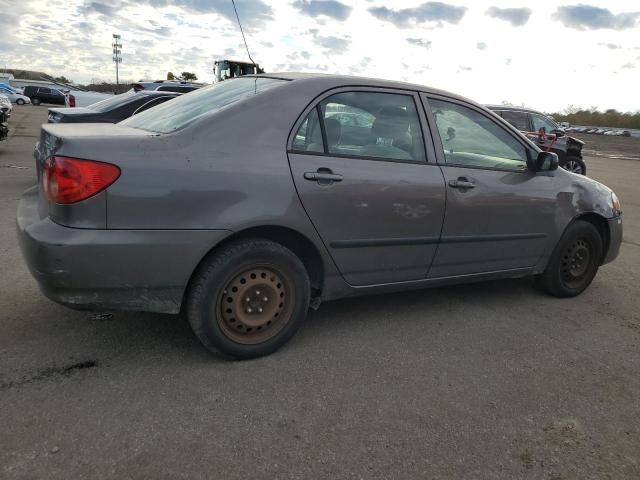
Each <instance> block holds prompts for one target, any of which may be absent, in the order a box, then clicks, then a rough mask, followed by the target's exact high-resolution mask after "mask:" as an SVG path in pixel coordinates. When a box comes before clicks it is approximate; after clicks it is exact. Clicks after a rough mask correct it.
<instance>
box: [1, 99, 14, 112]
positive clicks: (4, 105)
mask: <svg viewBox="0 0 640 480" xmlns="http://www.w3.org/2000/svg"><path fill="white" fill-rule="evenodd" d="M0 110H2V111H3V112H5V113H6V114H7V117H9V116H11V112H12V111H13V105H11V100H9V99H8V98H7V96H6V95H0Z"/></svg>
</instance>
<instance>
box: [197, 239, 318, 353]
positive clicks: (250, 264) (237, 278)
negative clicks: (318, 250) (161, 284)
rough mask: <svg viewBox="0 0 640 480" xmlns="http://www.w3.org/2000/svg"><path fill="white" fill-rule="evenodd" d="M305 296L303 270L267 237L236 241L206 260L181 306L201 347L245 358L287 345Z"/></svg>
mask: <svg viewBox="0 0 640 480" xmlns="http://www.w3.org/2000/svg"><path fill="white" fill-rule="evenodd" d="M309 296H310V286H309V277H308V275H307V271H306V269H305V267H304V265H303V264H302V262H301V261H300V259H299V258H298V257H297V256H296V255H295V254H293V253H292V252H291V251H290V250H289V249H287V248H285V247H284V246H282V245H280V244H278V243H275V242H272V241H269V240H263V239H252V240H241V241H238V242H235V243H231V244H229V245H227V246H224V247H222V248H221V249H220V250H218V251H214V252H213V253H212V254H211V255H210V257H209V258H207V259H205V261H204V264H203V265H202V266H201V267H200V268H199V269H198V272H197V273H196V274H195V277H194V280H193V282H192V284H191V286H190V288H189V292H188V296H187V309H186V310H187V317H188V319H189V323H190V324H191V328H192V329H193V331H194V333H195V334H196V336H197V337H198V339H199V340H200V341H201V342H202V343H203V344H204V346H205V347H207V348H208V349H209V350H212V351H219V352H222V353H224V354H225V355H228V356H230V357H233V358H238V359H246V358H253V357H260V356H263V355H268V354H270V353H273V352H275V351H276V350H277V349H278V348H280V347H281V346H283V345H284V344H285V343H287V342H288V341H289V340H290V339H291V337H293V335H294V334H295V333H296V331H297V330H298V328H299V327H300V325H301V324H302V322H303V321H304V319H305V317H306V314H307V310H308V308H309Z"/></svg>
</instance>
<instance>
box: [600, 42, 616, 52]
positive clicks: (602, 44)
mask: <svg viewBox="0 0 640 480" xmlns="http://www.w3.org/2000/svg"><path fill="white" fill-rule="evenodd" d="M598 46H600V47H607V48H608V49H609V50H618V49H619V48H622V46H621V45H616V44H615V43H605V42H599V43H598Z"/></svg>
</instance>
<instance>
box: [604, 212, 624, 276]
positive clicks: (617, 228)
mask: <svg viewBox="0 0 640 480" xmlns="http://www.w3.org/2000/svg"><path fill="white" fill-rule="evenodd" d="M607 223H608V224H609V249H608V250H607V252H606V254H605V256H604V260H603V261H602V264H603V265H604V264H605V263H610V262H613V261H614V260H615V259H616V258H617V257H618V253H620V245H621V244H622V217H621V216H620V217H615V218H610V219H608V220H607Z"/></svg>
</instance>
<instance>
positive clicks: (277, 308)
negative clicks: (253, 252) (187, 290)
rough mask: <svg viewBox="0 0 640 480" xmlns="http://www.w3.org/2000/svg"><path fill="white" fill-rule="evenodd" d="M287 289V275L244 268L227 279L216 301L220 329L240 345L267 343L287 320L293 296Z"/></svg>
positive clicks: (269, 269) (288, 283)
mask: <svg viewBox="0 0 640 480" xmlns="http://www.w3.org/2000/svg"><path fill="white" fill-rule="evenodd" d="M290 286H291V282H289V280H288V278H287V276H286V275H284V274H283V273H282V272H279V271H277V270H276V269H275V268H273V267H272V266H253V267H251V268H244V269H243V270H241V271H240V272H239V273H236V274H235V275H233V276H232V277H231V280H230V281H228V282H227V283H226V284H225V287H224V289H223V290H222V293H221V294H220V296H219V298H218V302H217V305H216V314H217V315H216V317H217V319H218V325H219V326H220V329H221V330H222V332H223V333H224V334H225V336H226V337H227V338H229V339H230V340H232V341H234V342H236V343H240V344H243V345H255V344H258V343H262V342H265V341H267V340H270V339H271V338H273V337H274V336H276V335H277V334H278V333H279V332H280V331H281V330H282V329H283V328H284V326H285V325H286V324H287V323H288V321H289V319H290V317H291V312H292V305H293V303H294V293H293V291H292V289H291V288H290ZM265 299H266V300H265Z"/></svg>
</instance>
